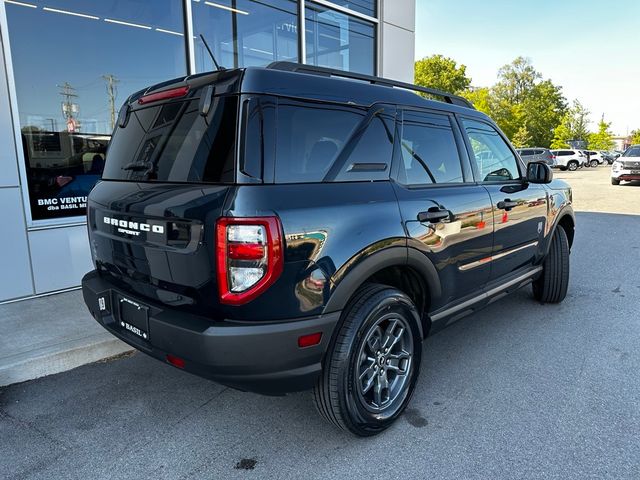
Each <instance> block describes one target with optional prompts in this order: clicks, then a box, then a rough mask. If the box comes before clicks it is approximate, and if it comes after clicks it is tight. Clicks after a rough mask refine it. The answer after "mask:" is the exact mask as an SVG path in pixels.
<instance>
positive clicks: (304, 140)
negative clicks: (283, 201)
mask: <svg viewBox="0 0 640 480" xmlns="http://www.w3.org/2000/svg"><path fill="white" fill-rule="evenodd" d="M276 131H277V140H276V170H275V181H276V183H308V182H322V181H338V182H342V181H373V180H385V179H388V178H389V170H390V163H391V157H392V153H393V131H394V113H393V112H389V111H387V110H386V109H384V108H380V107H376V106H374V107H372V108H371V109H366V108H358V107H344V106H341V105H331V104H319V103H309V102H305V103H302V102H293V101H286V102H282V101H281V102H280V104H279V106H278V113H277V126H276Z"/></svg>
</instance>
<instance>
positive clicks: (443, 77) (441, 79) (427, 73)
mask: <svg viewBox="0 0 640 480" xmlns="http://www.w3.org/2000/svg"><path fill="white" fill-rule="evenodd" d="M415 84H416V85H421V86H423V87H429V88H437V89H438V90H443V91H445V92H449V93H454V94H458V93H460V92H463V91H464V90H466V89H467V88H469V85H471V79H470V78H469V77H468V76H467V67H465V66H464V65H458V64H457V63H456V61H455V60H453V59H451V58H448V57H444V56H442V55H432V56H430V57H425V58H423V59H422V60H418V61H417V62H416V64H415Z"/></svg>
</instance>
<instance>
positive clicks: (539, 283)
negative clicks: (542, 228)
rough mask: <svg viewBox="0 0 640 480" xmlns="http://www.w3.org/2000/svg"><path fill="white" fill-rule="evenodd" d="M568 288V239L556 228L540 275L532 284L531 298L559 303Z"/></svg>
mask: <svg viewBox="0 0 640 480" xmlns="http://www.w3.org/2000/svg"><path fill="white" fill-rule="evenodd" d="M568 287H569V239H568V238H567V233H566V232H565V231H564V228H562V227H560V226H558V227H557V228H556V231H555V232H554V234H553V238H552V239H551V247H550V248H549V253H547V256H546V258H545V259H544V262H543V263H542V274H541V275H540V277H539V278H538V279H536V280H535V281H534V282H533V296H534V298H535V299H536V300H538V301H540V302H542V303H560V302H561V301H562V300H564V297H566V296H567V288H568Z"/></svg>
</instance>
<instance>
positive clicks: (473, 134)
mask: <svg viewBox="0 0 640 480" xmlns="http://www.w3.org/2000/svg"><path fill="white" fill-rule="evenodd" d="M462 123H463V124H464V128H465V130H466V132H467V135H468V136H469V141H470V142H471V148H472V150H473V156H474V158H475V162H476V164H477V166H478V172H479V175H480V178H479V179H480V181H483V182H508V181H511V180H516V179H519V178H520V171H519V170H518V161H517V160H516V157H515V155H514V154H513V152H512V151H511V149H510V148H509V146H508V145H507V143H506V142H505V141H504V140H503V139H502V137H501V136H500V134H499V133H498V131H497V130H496V129H495V128H493V127H492V126H490V125H489V124H486V123H483V122H478V121H475V120H469V119H466V118H465V119H463V120H462Z"/></svg>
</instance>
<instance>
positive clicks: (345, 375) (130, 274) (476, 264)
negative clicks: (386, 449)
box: [82, 63, 574, 435]
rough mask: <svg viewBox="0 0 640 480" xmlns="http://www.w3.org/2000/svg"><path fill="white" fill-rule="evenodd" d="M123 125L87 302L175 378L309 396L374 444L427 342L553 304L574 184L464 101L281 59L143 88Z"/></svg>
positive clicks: (94, 199) (405, 397) (99, 199)
mask: <svg viewBox="0 0 640 480" xmlns="http://www.w3.org/2000/svg"><path fill="white" fill-rule="evenodd" d="M345 77H346V78H345ZM416 92H420V93H423V94H424V96H421V95H418V94H417V93H416ZM426 97H429V98H426ZM434 98H439V99H440V101H437V100H435V99H434ZM117 123H118V125H117V127H116V129H115V132H114V135H113V138H112V140H111V142H110V144H109V147H108V151H107V158H106V166H105V170H104V174H103V177H102V181H101V182H99V183H98V184H97V185H96V187H95V188H94V189H93V190H92V192H91V194H90V195H89V204H88V229H89V237H90V245H91V250H92V253H93V259H94V262H95V270H94V271H92V272H90V273H89V274H87V275H86V276H85V277H84V279H83V281H82V287H83V293H84V299H85V302H86V304H87V306H88V307H89V310H90V311H91V313H92V315H93V316H94V317H95V318H96V320H97V321H98V322H99V323H100V324H101V325H103V326H104V327H105V328H106V329H107V330H109V331H110V332H111V333H113V334H114V335H115V336H117V337H118V338H120V339H122V340H124V341H125V342H127V343H128V344H130V345H132V346H134V347H135V348H137V349H138V350H140V351H142V352H145V353H147V354H149V355H151V356H153V357H156V358H157V359H159V360H161V361H163V362H167V363H169V364H171V365H173V366H175V367H177V368H180V369H184V370H185V371H187V372H191V373H195V374H197V375H201V376H203V377H207V378H210V379H213V380H215V381H217V382H220V383H223V384H225V385H229V386H232V387H235V388H238V389H241V390H249V391H254V392H260V393H265V394H282V393H286V392H291V391H297V390H304V389H309V388H313V389H314V397H315V401H316V404H317V407H318V410H319V411H320V413H321V414H322V415H323V416H324V417H326V418H327V419H328V420H329V421H331V422H333V423H334V424H336V425H337V426H339V427H341V428H344V429H348V430H350V431H351V432H353V433H355V434H357V435H373V434H375V433H378V432H380V431H382V430H384V429H385V428H386V427H388V426H389V425H390V424H391V423H392V422H393V421H394V420H395V419H396V418H397V417H398V416H399V415H400V414H401V413H402V411H403V410H404V408H405V407H406V405H407V403H408V402H409V400H410V397H411V394H412V391H413V389H414V386H415V383H416V378H417V377H418V371H419V368H420V363H421V352H422V340H423V339H424V338H425V337H426V336H427V335H429V334H433V333H434V332H436V331H438V330H440V329H441V328H443V327H444V326H446V325H449V324H450V323H452V322H454V321H456V320H457V319H459V318H461V317H462V316H464V315H466V314H469V313H471V312H473V311H475V310H477V309H479V308H481V307H483V306H485V305H487V304H488V303H490V302H492V301H494V300H496V299H498V298H500V297H501V296H503V295H505V294H507V293H509V292H512V291H514V290H516V289H518V288H520V287H522V286H525V285H527V284H532V285H533V296H534V297H535V298H536V299H537V300H539V301H541V302H560V301H561V300H563V298H564V297H565V295H566V291H567V284H568V277H569V249H570V247H571V244H572V241H573V237H574V214H573V211H572V207H571V190H570V188H569V187H568V186H567V184H565V183H563V182H561V181H557V180H553V181H552V174H551V171H550V169H549V167H548V166H547V165H545V164H542V163H535V162H532V163H530V164H529V165H528V166H527V167H525V166H524V165H523V164H522V162H521V161H520V160H519V159H518V156H517V154H516V153H515V151H514V149H513V148H512V146H511V145H510V144H509V142H508V141H507V139H506V138H505V136H504V135H503V134H502V133H501V132H500V130H499V129H498V128H497V127H496V126H495V124H494V123H493V122H492V121H491V120H490V119H489V118H488V117H487V116H486V115H484V114H482V113H479V112H478V111H476V110H474V109H473V107H472V106H471V105H470V104H469V103H468V102H467V101H466V100H465V99H463V98H461V97H456V96H454V95H449V94H447V93H444V92H440V91H436V90H430V89H425V88H421V87H416V86H414V85H409V84H403V83H398V82H392V81H389V80H384V79H380V78H377V77H368V76H362V75H355V74H348V73H344V72H338V71H334V70H329V69H323V68H316V67H307V66H301V65H297V64H291V63H275V64H272V65H271V66H269V67H267V68H246V69H233V70H220V71H216V72H212V73H206V74H201V75H194V76H189V77H186V78H181V79H176V80H173V81H170V82H166V83H163V84H160V85H156V86H153V87H150V88H148V89H146V90H145V91H141V92H138V93H136V94H133V95H132V96H131V97H129V98H128V100H127V101H126V102H125V104H124V105H123V107H122V109H121V110H120V113H119V117H118V120H117Z"/></svg>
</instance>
